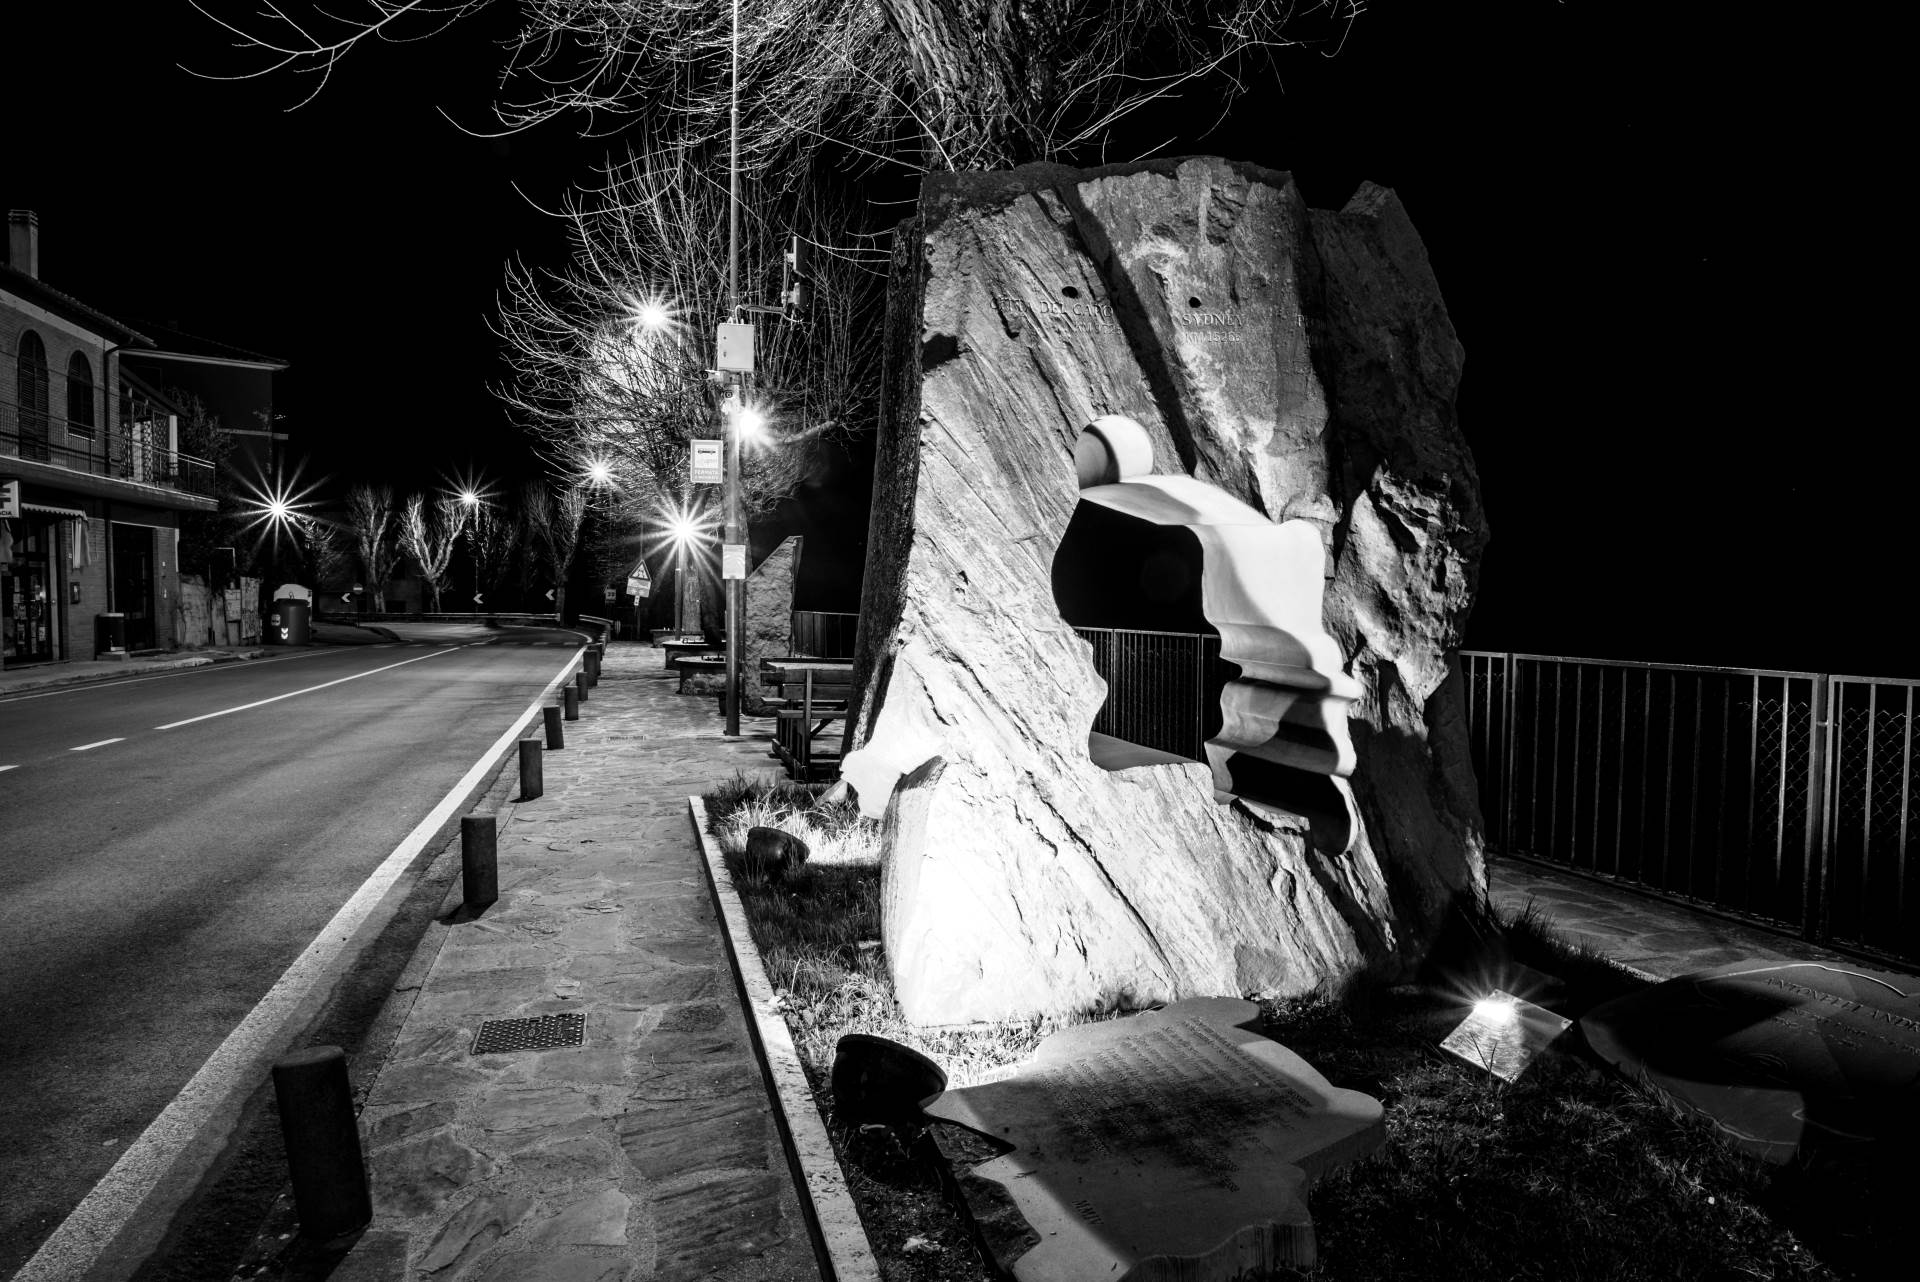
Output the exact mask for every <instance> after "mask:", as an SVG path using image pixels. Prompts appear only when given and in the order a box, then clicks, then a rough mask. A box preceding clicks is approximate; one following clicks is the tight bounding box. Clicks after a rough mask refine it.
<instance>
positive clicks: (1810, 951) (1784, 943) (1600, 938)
mask: <svg viewBox="0 0 1920 1282" xmlns="http://www.w3.org/2000/svg"><path fill="white" fill-rule="evenodd" d="M1487 889H1488V892H1489V896H1490V898H1491V899H1492V900H1493V905H1494V907H1495V908H1497V909H1499V910H1500V911H1501V912H1502V913H1506V914H1510V915H1511V914H1517V913H1519V912H1520V911H1521V910H1522V909H1524V908H1525V907H1526V905H1527V904H1528V903H1529V902H1532V903H1533V904H1534V905H1535V906H1536V908H1537V909H1538V910H1539V911H1540V912H1541V913H1542V914H1543V915H1544V916H1545V918H1546V919H1547V920H1548V921H1549V922H1550V923H1551V924H1552V926H1553V927H1554V929H1555V930H1556V932H1557V933H1559V934H1560V935H1561V936H1562V937H1563V938H1565V939H1566V940H1567V941H1568V942H1570V943H1574V944H1581V945H1584V946H1586V947H1589V948H1593V949H1597V950H1598V951H1600V952H1603V953H1605V954H1607V956H1609V957H1611V958H1612V959H1613V960H1614V961H1616V962H1618V963H1620V964H1621V965H1623V966H1626V967H1627V968H1629V969H1631V970H1634V971H1637V972H1638V973H1639V974H1641V975H1642V976H1644V977H1646V978H1648V979H1655V980H1662V979H1673V978H1675V977H1676V976H1679V975H1688V974H1692V973H1694V972H1695V971H1701V970H1709V969H1711V968H1713V967H1715V966H1728V965H1732V964H1733V963H1735V962H1743V961H1763V960H1771V961H1818V962H1829V963H1832V964H1834V965H1837V966H1852V967H1864V968H1866V969H1870V970H1888V969H1891V968H1890V967H1888V966H1885V965H1881V964H1878V963H1871V962H1863V961H1860V960H1859V959H1858V958H1851V957H1848V956H1847V955H1846V954H1845V953H1840V952H1835V951H1834V950H1832V949H1829V948H1821V947H1819V946H1817V945H1815V944H1810V943H1806V942H1804V941H1802V940H1797V939H1795V938H1794V937H1793V936H1791V935H1787V934H1783V933H1780V932H1776V931H1771V930H1768V929H1766V928H1764V927H1761V926H1751V925H1747V924H1746V923H1744V922H1739V921H1734V920H1732V919H1729V918H1726V917H1719V916H1716V915H1714V914H1712V913H1704V912H1696V911H1694V910H1693V909H1691V908H1689V907H1687V906H1686V905H1685V904H1683V903H1679V902H1677V901H1673V900H1664V899H1661V898H1658V897H1656V896H1653V895H1647V894H1638V893H1635V892H1634V891H1632V890H1629V889H1627V888H1626V887H1624V886H1611V885H1608V884H1607V883H1605V882H1601V881H1596V880H1594V879H1592V878H1588V877H1582V876H1580V875H1578V874H1576V873H1572V872H1562V871H1560V870H1559V869H1556V868H1553V867H1550V866H1548V865H1545V864H1539V863H1534V862H1532V861H1530V860H1526V859H1512V858H1504V859H1503V858H1499V857H1497V856H1496V857H1491V858H1489V859H1488V860H1487Z"/></svg>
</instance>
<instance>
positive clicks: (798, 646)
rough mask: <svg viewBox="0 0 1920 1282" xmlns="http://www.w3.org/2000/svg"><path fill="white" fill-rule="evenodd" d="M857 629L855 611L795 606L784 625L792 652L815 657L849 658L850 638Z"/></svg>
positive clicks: (857, 623)
mask: <svg viewBox="0 0 1920 1282" xmlns="http://www.w3.org/2000/svg"><path fill="white" fill-rule="evenodd" d="M859 631H860V616H859V615H857V614H833V613H830V612H826V611H821V610H795V611H794V612H793V620H792V622H791V624H790V625H789V629H788V637H789V642H788V645H789V648H790V649H791V650H792V652H793V653H794V654H804V655H807V656H809V657H811V658H815V659H851V658H852V657H853V642H854V638H855V636H856V635H857V634H858V633H859Z"/></svg>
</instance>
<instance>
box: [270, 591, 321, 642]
mask: <svg viewBox="0 0 1920 1282" xmlns="http://www.w3.org/2000/svg"><path fill="white" fill-rule="evenodd" d="M312 633H313V602H311V601H302V600H301V599H300V598H298V597H281V598H280V599H279V600H278V601H275V602H274V603H273V613H272V614H271V615H269V616H268V618H267V641H268V642H269V643H270V644H273V645H305V644H307V642H308V640H309V639H310V638H311V636H312Z"/></svg>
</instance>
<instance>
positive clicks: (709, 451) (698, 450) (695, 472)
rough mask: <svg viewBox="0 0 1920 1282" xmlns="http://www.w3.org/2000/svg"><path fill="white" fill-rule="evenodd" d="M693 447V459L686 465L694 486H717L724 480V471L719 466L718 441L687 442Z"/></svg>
mask: <svg viewBox="0 0 1920 1282" xmlns="http://www.w3.org/2000/svg"><path fill="white" fill-rule="evenodd" d="M687 444H688V445H690V446H692V447H693V458H692V460H691V461H690V462H689V463H688V464H687V470H688V471H689V472H691V473H692V480H693V483H694V484H695V485H719V484H720V483H721V482H723V481H724V480H726V471H725V469H724V468H723V467H722V466H721V464H720V442H719V441H704V440H702V441H688V442H687Z"/></svg>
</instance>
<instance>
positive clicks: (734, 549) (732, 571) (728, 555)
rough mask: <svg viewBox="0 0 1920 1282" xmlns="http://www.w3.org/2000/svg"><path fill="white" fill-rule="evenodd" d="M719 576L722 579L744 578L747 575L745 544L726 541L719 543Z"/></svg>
mask: <svg viewBox="0 0 1920 1282" xmlns="http://www.w3.org/2000/svg"><path fill="white" fill-rule="evenodd" d="M720 577H721V578H723V579H744V578H746V577H747V545H746V544H744V543H726V544H722V545H721V548H720Z"/></svg>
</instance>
